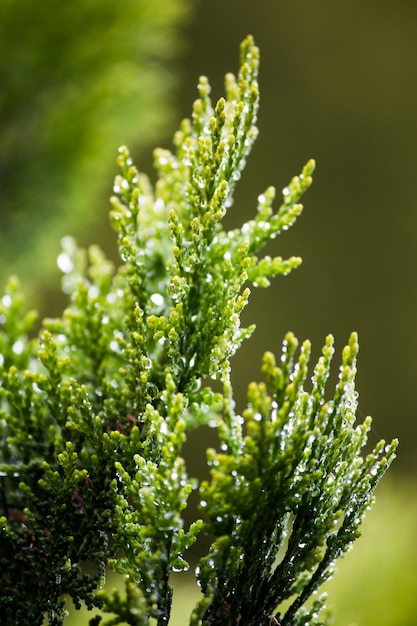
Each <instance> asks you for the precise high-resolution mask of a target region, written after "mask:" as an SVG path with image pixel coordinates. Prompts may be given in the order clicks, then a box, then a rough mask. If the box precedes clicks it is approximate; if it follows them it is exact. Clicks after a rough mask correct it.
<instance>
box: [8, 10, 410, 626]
mask: <svg viewBox="0 0 417 626" xmlns="http://www.w3.org/2000/svg"><path fill="white" fill-rule="evenodd" d="M416 29H417V4H416V3H415V2H414V0H403V1H402V2H398V3H394V2H391V1H389V0H379V1H378V2H376V1H369V2H363V0H351V1H350V2H344V3H342V2H335V0H320V2H315V3H312V2H306V1H305V0H293V2H281V1H280V0H276V1H275V2H271V1H270V0H257V2H253V0H228V1H227V2H225V1H224V0H222V1H220V0H210V2H208V1H206V2H204V0H124V3H123V11H121V10H120V5H118V4H117V3H113V2H110V1H109V0H88V1H87V0H72V2H70V3H58V2H56V1H54V0H43V2H42V3H38V2H35V1H34V0H2V2H1V3H0V76H1V91H0V279H1V281H2V283H4V282H5V280H6V277H7V275H8V274H10V273H11V272H14V273H16V272H17V273H18V274H19V276H20V278H21V280H22V282H23V284H24V287H25V290H26V293H27V294H28V305H31V306H36V307H38V308H39V309H40V311H41V313H42V315H55V314H58V313H59V312H60V310H61V309H62V306H63V304H64V301H63V299H62V296H61V295H60V278H59V272H58V270H57V268H56V262H55V259H56V257H57V255H58V253H59V250H60V244H59V242H60V239H61V237H62V236H63V235H66V234H71V235H74V236H75V237H76V238H77V240H78V242H79V243H80V245H88V244H89V243H99V244H100V245H101V246H102V247H103V248H104V249H105V250H106V252H107V253H108V254H109V255H111V256H112V257H115V254H116V252H115V250H116V249H115V242H114V237H113V235H112V233H111V231H110V229H109V227H108V222H107V213H108V206H109V205H108V196H109V195H110V193H111V188H112V180H113V177H114V175H115V174H116V173H117V168H116V165H115V158H116V155H117V148H118V146H119V145H121V144H127V145H128V146H129V147H130V149H131V151H132V153H133V155H134V160H135V162H136V164H137V165H138V167H139V168H140V169H141V170H144V171H146V172H147V173H150V174H151V173H152V172H151V170H152V150H153V148H154V147H155V146H157V145H162V146H163V147H170V145H171V144H170V141H171V137H172V135H173V133H174V131H175V130H176V128H177V126H178V124H179V121H180V120H181V119H182V118H183V117H185V116H188V115H189V113H190V109H191V104H192V101H193V100H194V99H195V97H196V84H197V80H198V76H199V75H200V74H205V75H208V76H209V79H210V82H211V84H212V87H213V97H214V98H217V97H219V96H220V95H222V84H223V76H224V74H225V73H226V72H227V71H236V70H237V68H238V48H239V43H240V41H241V40H242V39H243V38H244V37H245V36H246V35H247V34H248V33H251V34H252V35H254V37H255V40H256V42H257V44H258V45H259V47H260V49H261V60H262V61H261V75H260V88H261V109H260V114H259V124H258V126H259V129H260V136H259V139H258V140H257V143H256V144H255V148H254V150H253V152H252V155H251V156H250V158H249V159H248V165H247V169H246V171H245V173H244V175H243V177H242V180H241V181H240V185H239V186H238V189H237V193H236V199H235V203H234V206H233V207H232V209H231V211H230V214H229V215H228V216H227V218H226V221H227V225H228V226H238V225H240V224H241V223H242V222H243V221H244V220H246V219H249V218H250V217H251V216H252V215H253V214H254V211H255V209H256V199H257V196H258V195H259V193H261V192H262V191H264V189H265V188H266V187H267V186H268V185H271V184H272V185H275V186H276V187H277V189H278V190H280V189H281V188H283V187H284V186H285V185H286V184H287V183H288V181H289V180H290V178H291V177H292V176H293V175H295V174H297V173H299V171H300V170H301V167H302V166H303V164H304V163H305V162H306V161H307V160H308V159H309V158H310V157H313V158H315V159H316V161H317V170H316V174H315V182H314V185H313V187H312V188H311V189H310V190H309V191H308V193H307V195H306V196H305V198H304V203H305V206H306V208H305V212H304V214H303V215H302V217H301V218H300V219H299V220H298V222H297V224H296V225H295V226H294V227H293V228H292V229H290V231H288V232H287V233H285V234H283V235H282V236H281V237H280V238H278V239H277V240H275V241H274V243H273V245H271V246H270V248H269V249H268V252H269V253H271V254H276V255H277V254H281V255H282V256H289V255H299V256H301V257H302V258H303V260H304V263H303V265H302V266H301V268H300V269H298V270H297V271H296V272H294V273H293V274H291V275H290V276H289V277H288V278H285V279H277V280H276V281H274V282H273V285H272V287H271V288H269V289H268V290H254V293H253V295H252V300H251V303H250V305H249V306H248V308H247V310H246V311H245V316H244V322H246V323H251V322H252V321H255V322H256V323H257V327H258V328H257V332H256V334H255V336H254V337H253V338H252V339H251V340H249V341H248V342H247V343H246V344H245V345H244V346H243V347H242V349H241V351H240V352H239V354H238V356H237V357H236V358H235V361H234V363H233V366H234V386H235V390H236V394H237V400H238V406H241V405H243V403H244V400H245V389H246V386H247V384H248V382H249V381H250V380H254V379H255V380H257V379H259V368H260V359H261V356H262V354H263V352H264V351H265V350H273V351H275V352H279V350H280V345H281V341H282V337H283V335H284V334H285V332H286V331H288V330H292V331H293V332H294V333H295V334H296V336H298V337H299V339H300V340H303V339H305V338H309V339H311V341H312V342H313V349H314V350H313V355H314V357H315V358H316V357H317V356H318V354H319V352H320V349H321V346H322V344H323V342H324V338H325V336H326V334H328V333H332V334H334V335H335V338H336V347H337V349H338V354H340V352H341V350H342V347H343V345H344V343H345V342H346V341H347V339H348V336H349V333H350V332H351V331H352V330H357V331H358V333H359V339H360V345H361V352H360V358H359V373H358V378H357V386H358V391H359V394H360V415H359V418H360V419H362V417H364V416H365V415H368V414H371V415H372V416H373V417H374V429H373V431H372V433H371V437H370V439H371V443H372V444H373V443H375V442H376V441H377V440H379V439H380V438H385V439H388V440H390V439H391V438H393V437H394V436H396V437H399V439H400V448H399V455H398V459H397V461H396V462H395V465H394V466H393V468H392V470H391V472H390V473H389V475H388V476H387V477H386V479H385V480H384V483H383V484H382V486H381V487H380V488H379V489H378V492H377V504H376V505H375V507H374V509H373V510H372V512H371V513H370V514H369V516H368V518H367V520H366V522H365V525H364V537H363V538H362V539H360V540H359V542H358V544H357V546H356V548H355V550H354V551H353V552H352V553H351V554H349V555H348V556H347V557H346V559H344V560H343V561H342V562H341V564H340V572H339V574H338V576H336V578H335V579H334V581H332V582H331V583H330V584H329V592H330V594H331V601H330V604H331V605H332V606H333V607H334V608H335V611H336V617H335V624H336V625H337V626H339V625H340V626H342V624H345V625H348V626H353V625H354V624H355V625H358V626H359V625H360V624H362V625H365V624H366V625H367V626H369V625H371V626H373V625H375V626H388V624H390V625H392V624H393V623H395V624H396V625H397V626H398V625H400V626H414V625H415V623H416V615H417V593H416V592H417V571H416V570H417V568H416V566H415V557H416V555H417V539H416V536H417V532H416V531H417V449H416V448H417V444H416V438H417V419H416V418H417V400H416V393H415V391H416V380H417V358H416V356H417V327H416V324H415V317H416V309H417V281H416V275H417V175H416V172H417V147H416V146H417V114H416V110H417V80H416V70H415V63H416V59H417V38H416ZM337 359H339V357H337ZM335 365H338V362H337V363H335ZM204 440H205V441H204V442H202V441H200V439H199V438H195V439H193V440H192V441H191V442H190V445H189V446H188V448H187V455H188V462H189V466H190V472H191V473H192V474H194V475H201V473H202V472H203V470H202V469H201V464H202V459H203V458H204V447H205V445H206V443H207V437H206V436H205V437H204ZM177 587H178V593H177V599H176V602H175V606H174V612H175V614H176V615H177V617H178V620H177V621H176V622H175V623H176V624H178V625H179V624H185V623H186V621H187V620H186V616H188V614H189V612H188V610H187V608H186V607H187V606H188V605H187V602H188V603H189V602H190V599H192V594H191V591H190V587H189V586H188V583H187V586H185V587H184V586H183V583H182V582H181V580H180V581H178V583H177Z"/></svg>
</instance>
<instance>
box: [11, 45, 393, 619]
mask: <svg viewBox="0 0 417 626" xmlns="http://www.w3.org/2000/svg"><path fill="white" fill-rule="evenodd" d="M258 56H259V53H258V50H257V48H256V47H255V46H254V44H253V41H252V39H251V38H250V37H249V38H247V39H246V40H245V41H244V42H243V44H242V46H241V67H240V72H239V75H238V78H237V79H235V77H234V76H233V75H231V74H228V75H227V76H226V84H225V88H226V97H225V98H221V99H220V100H219V101H218V102H217V104H216V105H215V107H214V108H213V106H212V104H211V101H210V97H209V91H210V89H209V85H208V82H207V79H205V78H201V79H200V82H199V87H198V89H199V99H198V100H197V101H196V102H195V104H194V107H193V113H192V119H191V120H185V121H184V122H183V123H182V125H181V128H180V130H179V131H178V133H177V134H176V135H175V138H174V144H175V147H176V152H175V153H174V154H172V153H171V152H169V151H167V150H157V151H156V153H155V164H156V169H157V173H158V179H157V182H156V185H155V187H154V188H152V186H151V184H150V182H149V179H148V178H147V177H146V176H145V175H144V174H142V173H140V172H138V170H137V169H136V168H135V167H134V165H133V164H132V162H131V158H130V156H129V153H128V151H127V149H126V148H122V149H121V151H120V156H119V165H120V167H121V172H122V173H121V175H120V176H118V177H117V178H116V182H115V194H116V195H115V197H114V198H113V199H112V205H113V209H112V213H111V220H112V224H113V226H114V228H115V230H116V232H117V234H118V241H119V249H120V255H121V259H122V264H121V266H120V267H119V268H118V269H117V270H116V269H115V268H114V267H113V266H112V264H111V263H109V262H108V261H107V260H106V259H105V258H104V256H103V254H102V253H101V251H100V250H99V249H98V248H97V247H91V248H90V249H89V251H88V252H84V251H82V250H78V249H77V248H76V246H75V244H74V242H73V241H72V240H71V239H66V240H65V241H64V249H63V252H62V255H61V258H60V265H61V267H62V268H63V269H64V270H65V271H66V273H65V276H64V290H65V292H66V293H68V294H69V296H70V304H69V306H68V308H67V309H66V310H65V312H64V314H63V316H62V318H60V319H56V320H46V321H45V322H44V324H43V329H42V330H41V332H40V335H39V338H38V339H29V338H28V333H29V332H30V329H31V327H32V325H33V320H34V316H33V314H31V313H29V314H27V315H26V316H24V315H22V314H21V310H22V299H21V296H20V295H19V292H18V287H17V284H16V282H15V281H13V280H12V281H10V282H9V285H8V290H7V292H6V295H5V296H4V297H3V299H2V304H1V309H0V315H1V318H0V320H1V324H2V332H1V335H0V347H1V354H2V357H1V367H0V376H1V381H2V387H1V392H0V401H1V414H0V419H1V427H2V440H1V464H0V478H1V487H2V492H1V502H0V505H1V507H2V509H3V511H2V512H3V517H2V518H1V524H2V539H1V544H0V546H1V547H0V566H1V577H2V580H1V585H0V611H1V616H2V623H6V624H22V623H31V624H34V625H36V624H42V622H43V619H44V616H45V615H47V619H48V623H49V624H62V623H63V621H64V619H65V615H66V609H65V599H64V595H65V594H68V595H69V596H70V597H71V598H72V600H73V602H74V603H75V606H76V607H79V606H80V605H81V603H82V602H84V603H85V604H86V605H87V606H88V607H89V608H93V607H96V608H99V609H100V613H99V614H97V615H94V617H92V619H91V620H90V622H89V623H90V625H91V626H94V625H97V624H105V625H107V626H109V625H110V624H119V623H125V624H131V625H135V626H139V625H146V624H149V623H157V624H158V625H163V624H167V622H168V620H169V614H170V607H171V599H172V588H171V586H170V580H169V577H170V574H171V572H172V571H174V570H175V571H181V570H186V569H187V568H188V564H187V561H186V560H185V555H184V553H185V551H186V549H187V548H188V547H189V546H190V545H191V544H192V543H193V542H194V541H195V539H196V537H197V535H198V533H208V534H210V535H212V536H213V543H212V545H211V547H210V549H209V552H208V554H207V556H205V557H203V558H202V559H201V561H200V564H199V567H198V569H197V579H198V583H199V585H200V587H201V591H202V598H201V600H200V602H199V603H198V604H197V606H196V608H195V610H194V611H193V613H192V615H191V622H190V623H191V624H192V625H193V626H197V625H200V624H202V625H203V624H204V625H217V624H219V625H220V624H239V625H240V626H258V625H259V624H269V625H272V624H277V623H278V622H279V623H281V624H282V626H290V625H291V626H301V625H303V624H306V625H307V624H315V625H316V626H318V625H319V624H323V623H325V617H323V615H322V613H323V612H322V608H323V607H324V599H323V598H318V599H315V600H313V602H312V604H310V605H307V608H306V602H307V600H309V598H310V597H311V596H312V595H313V594H314V593H315V592H316V591H317V590H318V588H319V587H320V586H321V584H322V583H323V582H324V581H325V580H326V579H328V578H329V576H330V575H331V574H332V573H333V571H334V562H335V560H336V559H337V558H338V557H340V556H342V555H343V554H344V553H345V552H346V550H347V549H348V548H349V547H350V545H351V543H352V542H353V541H354V540H355V539H356V537H357V536H358V535H359V526H360V523H361V521H362V518H363V515H364V513H365V511H366V509H367V508H368V507H369V505H370V504H371V502H372V491H373V488H374V487H375V485H376V484H377V482H378V480H379V479H380V478H381V476H382V474H383V473H384V471H385V470H386V469H387V467H388V466H389V464H390V462H391V461H392V459H393V457H394V453H395V448H396V442H395V441H394V442H393V443H391V444H390V445H388V446H386V445H385V443H384V442H383V441H381V442H380V443H378V444H377V446H376V447H375V449H374V450H373V451H372V452H370V453H369V454H367V455H366V456H365V457H364V458H362V457H361V456H360V454H361V450H362V448H363V446H364V444H365V442H366V434H367V431H368V429H369V427H370V419H369V418H367V419H366V420H365V422H364V423H363V424H361V425H359V426H355V413H356V405H357V394H356V391H355V387H354V378H355V372H356V356H357V351H358V344H357V338H356V335H355V334H353V335H352V336H351V338H350V340H349V343H348V345H347V346H346V347H345V349H344V351H343V354H342V365H341V369H340V375H339V381H338V383H337V385H336V388H335V390H334V393H333V395H332V396H331V398H330V399H327V392H326V380H327V378H328V375H329V372H330V364H331V360H332V356H333V346H332V338H331V337H328V338H327V340H326V343H325V346H324V348H323V353H322V356H321V357H320V359H319V361H318V363H317V365H316V366H315V368H314V374H313V379H312V383H311V385H310V384H308V383H307V377H308V359H309V352H310V346H309V343H308V342H304V343H303V345H302V346H301V349H300V350H299V351H298V346H297V340H296V339H295V337H294V336H293V335H292V334H288V335H287V336H286V337H285V339H284V343H283V350H282V355H281V356H280V358H279V359H278V361H276V359H275V357H274V356H273V355H272V353H267V354H266V355H265V357H264V360H263V365H262V371H263V374H264V377H265V382H264V383H259V384H256V383H251V384H250V385H249V388H248V404H247V408H246V409H245V411H244V412H243V415H242V416H240V415H238V414H236V411H235V405H234V400H233V391H232V387H231V382H230V358H231V357H232V355H233V354H234V353H235V352H236V350H237V349H238V347H239V345H240V344H241V342H242V341H243V339H245V338H247V337H248V336H249V335H250V334H251V333H252V332H253V330H254V329H253V327H249V328H241V326H240V314H241V312H242V310H243V308H244V306H245V304H246V302H247V300H248V297H249V288H248V287H247V286H246V285H247V284H248V283H249V284H253V285H258V286H261V287H264V286H267V285H268V284H269V280H270V278H271V277H272V276H275V275H277V274H287V273H288V272H289V271H291V270H292V269H293V268H295V267H296V266H297V265H299V263H300V259H298V258H290V259H288V260H283V259H282V258H280V257H276V258H273V259H271V258H270V257H268V256H264V257H262V258H260V257H258V254H259V252H260V251H261V249H262V248H263V246H264V245H265V244H266V242H268V241H269V240H270V239H272V238H274V237H275V236H276V235H277V234H278V233H280V232H281V231H282V230H285V229H287V228H288V227H289V226H290V225H291V224H292V223H293V222H294V220H295V219H296V217H297V216H298V215H299V214H300V212H301V210H302V206H301V205H300V204H299V200H300V197H301V195H302V194H303V193H304V191H305V190H306V189H307V188H308V187H309V185H310V183H311V174H312V172H313V168H314V163H313V162H312V161H309V162H308V163H307V165H306V166H305V167H304V169H303V171H302V174H301V175H300V176H298V177H295V178H294V179H293V180H292V181H291V183H290V184H289V185H288V187H287V188H285V189H284V193H283V202H282V204H281V206H280V208H279V210H278V212H276V213H275V212H274V211H273V209H272V203H273V200H274V197H275V191H274V189H273V188H272V187H270V188H269V189H267V190H266V192H265V193H264V194H262V195H261V196H259V205H258V211H257V214H256V216H255V218H254V219H253V220H251V221H249V222H247V223H246V224H244V225H243V226H242V228H240V229H235V230H232V231H230V232H226V231H224V230H223V228H222V226H221V220H222V218H223V216H224V214H225V212H226V209H227V208H228V207H229V206H231V204H232V194H233V189H234V186H235V184H236V181H237V180H238V179H239V177H240V172H241V170H242V169H243V167H244V164H245V158H246V156H247V154H248V153H249V151H250V148H251V145H252V143H253V141H254V139H255V137H256V128H255V126H254V124H255V119H256V113H257V107H258V85H257V71H258V62H259V59H258ZM213 381H217V382H215V383H214V382H213ZM219 383H220V385H221V391H220V392H219V391H215V388H216V386H217V387H218V385H219ZM203 424H210V425H212V426H213V427H216V428H217V432H218V437H219V451H216V450H208V451H207V458H208V463H209V466H210V471H211V479H210V481H208V482H203V483H202V484H201V485H200V486H199V490H200V498H201V505H200V506H201V514H202V518H203V519H202V520H197V521H195V522H194V523H192V524H191V525H190V527H189V528H187V529H184V528H183V521H182V513H183V511H184V509H185V507H186V505H187V501H188V497H189V494H190V492H191V490H192V489H193V488H196V487H197V485H196V482H195V481H194V480H192V479H190V478H189V477H188V475H187V472H186V467H185V463H184V461H183V459H182V457H181V450H182V446H183V444H184V441H185V439H186V436H187V433H188V432H189V430H190V429H193V428H197V427H199V426H201V425H203ZM106 567H109V568H110V569H112V570H113V571H114V572H116V573H117V574H120V575H121V576H122V577H123V579H124V583H125V593H124V595H123V594H122V593H121V592H119V591H116V590H115V591H106V590H103V588H102V587H103V585H104V580H105V576H106ZM106 614H107V618H106V617H105V616H106Z"/></svg>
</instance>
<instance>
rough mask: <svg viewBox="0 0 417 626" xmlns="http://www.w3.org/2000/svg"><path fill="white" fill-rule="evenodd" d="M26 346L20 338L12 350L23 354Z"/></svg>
mask: <svg viewBox="0 0 417 626" xmlns="http://www.w3.org/2000/svg"><path fill="white" fill-rule="evenodd" d="M24 348H25V345H24V343H23V341H22V340H21V339H18V340H17V341H15V342H14V344H13V347H12V350H13V352H14V353H15V354H22V352H23V350H24Z"/></svg>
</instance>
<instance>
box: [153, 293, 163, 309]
mask: <svg viewBox="0 0 417 626" xmlns="http://www.w3.org/2000/svg"><path fill="white" fill-rule="evenodd" d="M150 299H151V302H153V304H155V305H156V306H163V304H164V297H163V296H162V295H161V294H160V293H153V294H152V295H151V298H150Z"/></svg>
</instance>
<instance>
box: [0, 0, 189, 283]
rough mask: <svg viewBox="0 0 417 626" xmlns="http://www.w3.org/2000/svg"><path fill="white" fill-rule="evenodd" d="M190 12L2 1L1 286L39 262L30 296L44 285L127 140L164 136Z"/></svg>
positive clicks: (168, 3) (168, 5)
mask: <svg viewBox="0 0 417 626" xmlns="http://www.w3.org/2000/svg"><path fill="white" fill-rule="evenodd" d="M192 6H193V0H159V2H153V0H142V1H141V2H138V1H137V0H125V1H124V2H123V11H120V9H119V7H118V6H117V5H116V4H115V3H112V2H108V1H107V0H94V1H92V2H85V0H73V1H72V2H69V3H65V4H62V3H61V4H60V5H59V6H57V3H56V2H55V0H44V2H41V3H39V2H37V1H36V0H6V1H5V2H1V3H0V52H1V54H0V74H1V76H2V89H1V93H0V135H1V146H0V219H1V223H2V229H1V233H0V247H1V250H2V264H1V269H0V277H1V281H2V283H3V282H4V281H5V280H6V276H7V274H9V273H10V270H11V271H13V272H16V271H18V272H19V273H20V272H24V270H25V266H26V265H27V263H28V260H29V259H31V258H33V257H36V258H37V263H36V264H35V265H34V266H33V268H32V271H31V279H30V284H29V285H28V288H30V289H33V288H34V291H35V292H36V287H38V285H39V284H42V285H44V283H45V276H48V275H50V274H51V273H52V268H53V264H51V263H50V258H51V255H53V256H55V255H56V254H58V251H59V239H60V238H61V237H62V236H63V235H64V234H68V233H72V234H75V235H77V236H79V235H81V234H83V232H84V230H85V228H86V227H87V226H89V225H90V226H91V224H92V223H94V220H97V211H95V209H96V208H97V207H98V206H100V204H101V202H102V200H103V198H105V197H107V195H108V194H109V193H110V189H111V177H112V168H113V164H114V154H115V152H116V150H117V148H118V146H119V145H120V143H122V142H123V143H129V145H132V146H137V145H139V143H140V146H141V148H142V149H143V147H144V146H149V145H151V143H152V142H153V141H155V138H156V137H157V136H160V133H161V131H163V130H166V129H167V128H168V125H167V123H170V122H172V110H173V107H172V98H171V97H170V95H169V94H170V93H171V94H172V91H173V90H172V87H173V84H174V80H175V77H176V76H177V75H178V72H172V71H169V63H171V64H172V62H175V59H176V58H177V56H178V53H179V52H180V51H181V45H182V44H181V37H180V33H179V30H180V26H181V25H182V24H183V23H184V20H185V18H186V17H187V14H189V13H190V8H191V7H192ZM132 29H133V31H134V32H133V36H132ZM171 67H172V65H171ZM34 214H35V215H36V216H37V217H36V220H35V221H34V220H33V219H31V215H34ZM104 221H105V220H104ZM57 233H58V238H57ZM45 250H46V251H47V253H45ZM28 283H29V281H28Z"/></svg>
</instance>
